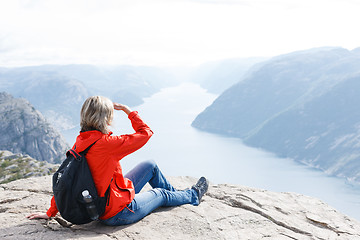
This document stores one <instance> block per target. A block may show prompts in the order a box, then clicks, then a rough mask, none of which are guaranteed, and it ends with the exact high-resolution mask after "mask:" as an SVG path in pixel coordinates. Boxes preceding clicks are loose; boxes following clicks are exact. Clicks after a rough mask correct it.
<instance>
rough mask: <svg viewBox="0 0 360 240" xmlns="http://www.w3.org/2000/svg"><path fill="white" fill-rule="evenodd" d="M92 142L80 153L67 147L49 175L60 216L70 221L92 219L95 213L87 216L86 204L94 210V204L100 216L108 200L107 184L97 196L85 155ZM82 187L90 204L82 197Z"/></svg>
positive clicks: (80, 221)
mask: <svg viewBox="0 0 360 240" xmlns="http://www.w3.org/2000/svg"><path fill="white" fill-rule="evenodd" d="M95 143H96V142H94V143H93V144H91V145H90V146H89V147H88V148H86V149H85V150H84V151H82V152H80V153H77V152H76V151H74V150H72V149H71V150H69V151H68V152H67V153H66V159H65V160H64V162H63V163H62V164H61V166H60V168H59V169H58V170H57V171H56V172H55V173H54V175H53V178H52V182H53V193H54V197H55V202H56V207H57V209H58V210H59V212H60V214H61V216H62V217H63V218H64V219H65V220H67V221H69V222H71V223H73V224H85V223H89V222H91V221H93V220H95V219H94V216H90V215H91V212H90V214H89V207H90V208H92V209H90V210H93V211H94V208H95V209H96V211H97V216H101V215H102V214H103V213H104V212H105V207H106V204H108V201H107V200H108V196H109V191H110V186H109V187H108V189H107V191H106V193H105V196H104V197H99V195H98V193H97V190H96V187H95V184H94V180H93V178H92V176H91V172H90V169H89V166H88V163H87V161H86V158H85V155H86V153H87V152H88V151H89V149H90V148H91V147H92V146H93V145H94V144H95ZM85 190H87V191H88V193H89V194H90V195H91V197H92V203H90V205H91V206H89V203H87V202H86V201H85V200H86V199H84V197H83V194H82V193H83V191H85ZM92 204H93V205H92ZM92 218H93V219H92Z"/></svg>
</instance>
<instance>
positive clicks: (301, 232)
mask: <svg viewBox="0 0 360 240" xmlns="http://www.w3.org/2000/svg"><path fill="white" fill-rule="evenodd" d="M169 181H170V182H171V183H172V184H173V185H174V186H175V187H176V188H178V189H184V188H186V187H189V186H191V185H192V184H194V183H195V182H196V179H194V178H191V177H171V178H169ZM0 193H1V194H0V203H1V205H0V225H1V227H0V238H1V239H4V240H9V239H20V240H22V239H45V238H46V239H95V238H96V239H150V240H151V239H210V240H212V239H305V240H306V239H309V240H310V239H341V240H347V239H349V240H351V239H359V238H360V223H359V222H358V221H356V220H355V219H352V218H349V217H347V216H345V215H343V214H342V213H340V212H338V211H337V210H336V209H334V208H332V207H330V206H329V205H327V204H326V203H324V202H322V201H320V200H318V199H315V198H311V197H308V196H304V195H300V194H296V193H276V192H269V191H265V190H261V189H255V188H249V187H245V186H238V185H229V184H218V185H214V184H211V185H210V187H209V191H208V193H207V194H206V195H205V196H204V197H203V200H202V202H201V204H200V205H199V206H192V205H182V206H179V207H171V208H159V209H157V210H155V211H154V212H153V213H151V214H150V215H148V216H146V217H145V218H143V219H142V220H140V221H139V222H137V223H135V224H131V225H127V226H118V227H110V226H105V225H102V224H101V223H100V222H92V223H89V224H85V225H71V224H70V223H68V222H66V221H65V220H64V219H62V218H61V216H60V215H57V216H56V217H54V218H52V219H50V220H29V219H26V218H25V216H27V215H29V214H30V213H33V212H39V211H46V209H47V208H48V207H49V203H50V199H51V196H52V191H51V176H45V177H32V178H28V179H21V180H17V181H13V182H10V183H7V184H0Z"/></svg>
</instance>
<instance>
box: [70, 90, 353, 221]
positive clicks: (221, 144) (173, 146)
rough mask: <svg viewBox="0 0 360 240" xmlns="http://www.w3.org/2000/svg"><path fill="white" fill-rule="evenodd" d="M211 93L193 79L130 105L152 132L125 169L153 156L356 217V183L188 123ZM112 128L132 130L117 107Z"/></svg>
mask: <svg viewBox="0 0 360 240" xmlns="http://www.w3.org/2000/svg"><path fill="white" fill-rule="evenodd" d="M216 97H217V96H216V95H214V94H209V93H207V92H206V90H205V89H202V88H201V87H200V86H198V85H196V84H192V83H184V84H181V85H179V86H177V87H171V88H165V89H163V90H162V91H160V92H159V93H156V94H154V95H153V96H152V97H150V98H147V99H145V103H144V104H142V105H141V106H138V107H134V108H133V110H136V111H138V112H139V114H140V116H141V117H142V118H143V119H144V121H145V122H146V123H147V124H148V125H149V126H150V127H151V128H152V130H153V131H154V135H153V137H152V138H151V139H150V141H149V142H148V143H147V144H146V145H145V146H144V147H143V148H142V149H140V150H138V151H137V152H135V153H133V154H131V155H129V156H127V157H125V158H124V159H123V160H121V164H122V166H123V171H124V173H126V172H127V171H128V170H130V169H131V168H132V167H134V166H135V165H136V164H137V163H139V162H141V161H143V160H147V159H153V160H155V161H156V162H157V163H158V165H159V167H160V169H161V170H162V171H163V173H164V174H165V175H168V176H193V177H196V178H198V177H200V176H206V177H208V178H209V179H210V181H211V182H212V183H229V184H238V185H244V186H249V187H255V188H261V189H265V190H269V191H276V192H295V193H299V194H304V195H308V196H312V197H316V198H319V199H321V200H323V201H324V202H326V203H328V204H329V205H331V206H332V207H334V208H336V209H337V210H339V211H341V212H343V213H345V214H347V215H348V216H351V217H353V218H356V219H357V220H360V200H359V196H360V189H359V188H358V187H354V186H351V185H349V184H347V183H346V181H345V180H343V179H339V178H334V177H329V176H327V175H326V174H325V173H323V172H321V171H318V170H314V169H311V168H309V167H306V166H304V165H301V164H298V163H296V162H294V161H293V160H291V159H283V158H278V157H276V156H275V155H274V154H271V153H268V152H265V151H262V150H259V149H256V148H251V147H248V146H246V145H244V144H243V143H242V141H241V140H240V139H236V138H229V137H224V136H221V135H217V134H210V133H206V132H202V131H199V130H197V129H195V128H193V127H191V123H192V121H193V120H194V119H195V117H196V116H197V115H198V114H199V113H200V112H201V111H203V110H204V109H205V108H206V107H207V106H209V105H210V104H211V103H212V102H213V101H214V100H215V98H216ZM112 130H113V132H114V134H116V135H119V134H127V133H133V130H132V128H131V125H130V121H129V120H128V119H127V117H126V115H125V114H124V113H122V112H115V117H114V123H113V128H112ZM73 139H75V137H73ZM275 140H276V139H275ZM275 140H274V141H275ZM71 144H72V142H71Z"/></svg>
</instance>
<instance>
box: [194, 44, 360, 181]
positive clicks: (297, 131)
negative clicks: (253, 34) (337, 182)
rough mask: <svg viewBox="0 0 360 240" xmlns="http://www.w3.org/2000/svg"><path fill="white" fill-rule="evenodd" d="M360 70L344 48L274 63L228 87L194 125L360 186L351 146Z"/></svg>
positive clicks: (359, 59) (355, 56) (359, 61)
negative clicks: (237, 139) (342, 140)
mask: <svg viewBox="0 0 360 240" xmlns="http://www.w3.org/2000/svg"><path fill="white" fill-rule="evenodd" d="M359 65H360V54H359V53H357V52H354V51H348V50H346V49H342V48H325V49H324V48H321V49H311V50H308V51H301V52H295V53H290V54H286V55H282V56H279V57H275V58H273V59H271V60H269V61H267V62H265V63H262V64H261V65H258V66H256V68H255V69H252V70H250V72H249V73H248V74H247V77H246V78H245V79H243V80H242V81H240V82H239V83H237V84H236V85H234V86H233V87H231V88H229V89H227V90H226V91H225V92H224V93H223V94H222V95H220V96H219V97H218V98H217V99H216V100H215V101H214V102H213V104H212V105H210V106H209V107H208V108H207V109H205V110H204V111H203V112H202V113H200V114H199V115H198V116H197V117H196V119H195V120H194V121H193V123H192V126H194V127H196V128H198V129H200V130H205V131H210V132H214V133H219V134H225V135H229V136H232V137H238V138H241V139H243V141H244V143H246V144H248V145H250V146H253V147H259V148H262V149H264V150H267V151H271V152H274V153H275V154H277V155H278V156H280V157H286V158H287V157H288V158H293V159H295V160H296V161H299V162H302V163H305V164H307V165H310V166H312V167H315V168H319V169H321V170H323V171H325V172H327V173H328V174H330V175H335V176H339V177H345V178H347V179H348V180H350V181H352V182H357V183H360V174H359V173H357V172H356V171H354V169H357V171H359V170H360V164H358V163H357V162H358V161H356V159H358V158H359V157H360V155H359V154H360V149H359V148H358V147H357V145H356V144H352V145H351V141H357V140H356V139H357V136H358V135H357V134H356V133H357V132H358V130H357V129H358V127H357V126H358V125H359V124H360V116H359V114H358V113H357V112H358V111H356V107H355V106H356V105H354V102H355V103H356V102H359V101H360V98H359V97H358V94H356V92H354V91H356V89H359V87H360V86H359V82H360V70H359V69H358V66H359ZM341 114H342V115H341ZM351 134H355V135H351ZM346 136H347V137H348V139H347V140H346V141H345V142H343V144H342V145H340V144H337V145H336V144H335V143H336V142H339V141H341V139H342V138H344V137H346ZM351 136H352V140H351V139H350V138H351ZM316 139H317V140H316ZM319 139H320V140H319ZM315 140H316V141H315ZM349 144H350V145H351V146H350V145H349ZM349 146H350V147H349Z"/></svg>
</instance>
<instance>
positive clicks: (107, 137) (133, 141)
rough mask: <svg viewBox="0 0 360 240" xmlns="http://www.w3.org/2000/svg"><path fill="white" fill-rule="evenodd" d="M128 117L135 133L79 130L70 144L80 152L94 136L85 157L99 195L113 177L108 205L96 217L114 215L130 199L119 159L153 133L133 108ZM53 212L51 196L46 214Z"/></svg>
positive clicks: (129, 184) (131, 192) (131, 188)
mask: <svg viewBox="0 0 360 240" xmlns="http://www.w3.org/2000/svg"><path fill="white" fill-rule="evenodd" d="M128 117H129V119H130V121H131V124H132V127H133V128H134V130H135V133H133V134H127V135H121V136H111V134H112V132H110V133H109V134H103V133H102V132H100V131H96V130H94V131H87V132H80V135H79V136H78V137H77V138H76V142H75V144H74V146H73V149H74V150H76V151H77V152H81V151H84V150H85V149H86V148H87V147H88V146H90V145H91V144H92V143H93V142H95V141H96V140H98V141H97V142H96V143H95V144H94V146H92V147H91V148H90V150H89V152H88V153H87V154H86V159H87V161H88V165H89V167H90V171H91V174H92V177H93V179H94V182H95V185H96V189H97V191H98V194H99V195H100V196H104V195H105V192H106V190H107V188H108V186H109V184H110V182H111V179H113V181H112V182H111V185H110V195H109V197H110V201H109V205H108V206H106V209H105V213H104V214H103V215H102V216H101V217H100V219H108V218H111V217H113V216H115V215H116V214H117V213H118V212H120V211H121V210H123V209H124V208H125V207H126V205H127V204H129V203H130V202H131V201H132V200H133V199H134V197H135V190H134V186H133V183H132V182H131V181H130V180H129V179H127V178H124V176H123V173H122V169H121V165H120V162H119V160H121V159H122V158H123V157H125V156H126V155H128V154H130V153H133V152H135V151H136V150H138V149H139V148H141V147H142V146H144V145H145V143H146V142H147V141H148V140H149V138H150V137H151V136H152V134H153V132H152V131H151V129H150V128H149V127H148V126H147V125H146V124H145V123H144V122H143V120H142V119H141V118H140V116H139V115H138V113H137V112H131V113H130V114H129V116H128ZM57 212H58V210H57V208H56V204H55V199H54V197H52V199H51V206H50V208H49V210H48V211H47V213H46V214H47V215H48V216H49V217H53V216H55V215H56V214H57Z"/></svg>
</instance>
